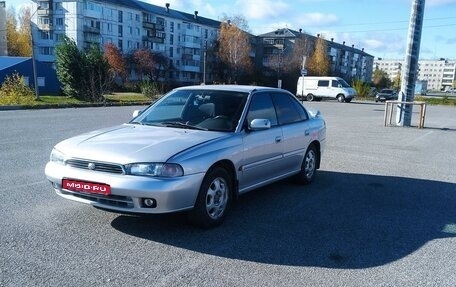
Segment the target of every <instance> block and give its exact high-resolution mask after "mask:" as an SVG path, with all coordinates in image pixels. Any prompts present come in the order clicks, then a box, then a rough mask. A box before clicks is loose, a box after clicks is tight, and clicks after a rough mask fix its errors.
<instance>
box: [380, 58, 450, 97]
mask: <svg viewBox="0 0 456 287" xmlns="http://www.w3.org/2000/svg"><path fill="white" fill-rule="evenodd" d="M403 65H404V60H398V59H381V58H378V59H376V60H375V61H374V69H380V70H383V71H385V72H386V73H387V74H388V76H389V78H390V79H391V80H393V79H395V78H396V77H398V76H399V77H400V76H401V75H402V67H403ZM418 80H420V81H426V82H427V88H428V89H429V90H446V89H448V88H450V87H452V86H453V83H454V81H455V80H456V60H448V59H437V60H426V59H423V60H418Z"/></svg>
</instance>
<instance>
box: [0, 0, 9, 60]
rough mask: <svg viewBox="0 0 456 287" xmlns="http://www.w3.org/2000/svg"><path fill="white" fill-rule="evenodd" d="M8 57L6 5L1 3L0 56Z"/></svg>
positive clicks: (3, 2)
mask: <svg viewBox="0 0 456 287" xmlns="http://www.w3.org/2000/svg"><path fill="white" fill-rule="evenodd" d="M7 55H8V42H7V39H6V3H5V1H0V56H7Z"/></svg>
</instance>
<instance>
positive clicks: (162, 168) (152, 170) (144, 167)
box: [126, 163, 184, 177]
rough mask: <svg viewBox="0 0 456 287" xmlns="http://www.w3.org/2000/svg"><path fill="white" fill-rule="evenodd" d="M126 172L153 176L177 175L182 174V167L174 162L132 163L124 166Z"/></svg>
mask: <svg viewBox="0 0 456 287" xmlns="http://www.w3.org/2000/svg"><path fill="white" fill-rule="evenodd" d="M126 170H127V173H128V174H131V175H145V176H154V177H178V176H183V175H184V170H183V169H182V167H181V166H180V165H178V164H175V163H132V164H128V165H127V166H126Z"/></svg>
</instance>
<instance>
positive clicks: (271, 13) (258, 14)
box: [234, 0, 290, 20]
mask: <svg viewBox="0 0 456 287" xmlns="http://www.w3.org/2000/svg"><path fill="white" fill-rule="evenodd" d="M234 6H235V7H236V11H237V14H239V13H242V14H244V15H245V17H246V18H247V19H249V20H250V19H252V20H267V19H271V18H277V17H281V16H282V17H284V16H285V13H286V12H288V11H289V10H290V6H289V5H288V4H287V3H285V2H284V1H281V0H255V1H246V0H237V1H236V2H235V4H234Z"/></svg>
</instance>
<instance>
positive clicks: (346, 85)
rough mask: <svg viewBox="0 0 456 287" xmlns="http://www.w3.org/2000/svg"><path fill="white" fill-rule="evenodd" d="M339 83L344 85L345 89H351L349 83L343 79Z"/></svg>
mask: <svg viewBox="0 0 456 287" xmlns="http://www.w3.org/2000/svg"><path fill="white" fill-rule="evenodd" d="M338 81H339V83H340V84H341V85H342V87H343V88H350V85H349V84H347V82H345V81H344V80H343V79H339V80H338Z"/></svg>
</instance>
